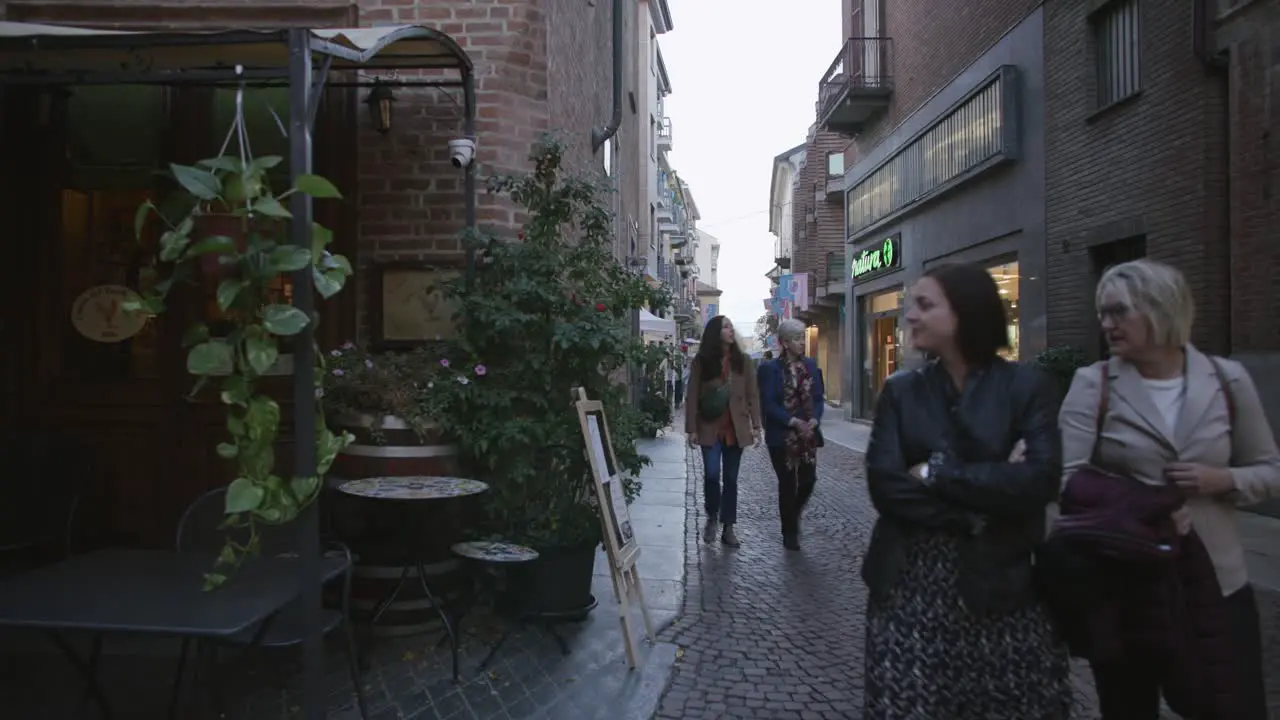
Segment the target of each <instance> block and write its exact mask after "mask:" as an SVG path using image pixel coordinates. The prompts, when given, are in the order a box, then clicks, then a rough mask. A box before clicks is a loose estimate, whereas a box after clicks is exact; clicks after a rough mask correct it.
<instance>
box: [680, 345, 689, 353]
mask: <svg viewBox="0 0 1280 720" xmlns="http://www.w3.org/2000/svg"><path fill="white" fill-rule="evenodd" d="M680 352H689V346H688V345H681V346H680Z"/></svg>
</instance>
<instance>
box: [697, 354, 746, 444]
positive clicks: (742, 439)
mask: <svg viewBox="0 0 1280 720" xmlns="http://www.w3.org/2000/svg"><path fill="white" fill-rule="evenodd" d="M743 362H744V367H743V369H742V370H743V372H742V374H741V375H739V374H737V373H733V372H731V373H730V374H729V378H730V379H729V414H730V415H731V416H732V417H733V432H734V434H735V435H736V436H737V439H738V445H739V446H740V447H750V446H751V444H752V443H753V442H755V439H754V435H755V433H756V431H758V430H759V429H760V427H761V425H760V388H759V386H757V385H756V365H755V363H754V362H752V361H751V358H743ZM688 384H689V387H688V388H686V389H685V397H684V429H685V432H686V433H695V434H697V436H698V438H697V442H698V444H699V445H701V446H703V447H709V446H711V445H715V444H716V431H717V429H718V426H719V423H720V421H719V420H715V421H712V422H706V421H704V420H703V419H702V417H701V416H700V415H699V414H698V396H699V394H700V393H701V392H702V370H701V368H699V367H698V361H697V360H696V359H695V360H694V362H693V363H692V365H691V366H690V368H689V383H688Z"/></svg>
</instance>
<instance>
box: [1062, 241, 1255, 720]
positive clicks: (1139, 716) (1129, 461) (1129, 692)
mask: <svg viewBox="0 0 1280 720" xmlns="http://www.w3.org/2000/svg"><path fill="white" fill-rule="evenodd" d="M1096 303H1097V310H1098V320H1099V322H1100V323H1101V325H1102V331H1103V333H1104V334H1105V335H1106V339H1107V345H1108V347H1109V349H1110V351H1111V358H1110V359H1109V360H1104V361H1102V362H1101V363H1096V364H1094V365H1093V366H1090V367H1087V368H1082V369H1081V370H1078V371H1077V372H1076V375H1075V379H1074V381H1073V382H1072V383H1071V390H1070V392H1068V393H1067V397H1066V399H1065V400H1064V401H1063V404H1062V410H1061V418H1060V423H1059V424H1060V425H1061V428H1062V455H1063V472H1064V476H1063V477H1064V483H1065V482H1066V480H1068V479H1070V477H1071V475H1072V473H1074V472H1075V471H1076V470H1078V469H1080V468H1082V467H1084V466H1086V465H1094V466H1096V467H1099V468H1101V469H1103V470H1105V471H1107V472H1110V473H1112V474H1115V475H1119V476H1123V477H1125V478H1131V479H1133V480H1138V481H1141V482H1143V483H1147V484H1149V485H1154V486H1165V485H1169V484H1174V485H1177V487H1179V488H1181V490H1182V492H1183V493H1185V497H1186V504H1185V505H1183V506H1182V508H1181V509H1179V510H1178V511H1176V512H1175V513H1174V517H1173V520H1174V522H1175V524H1176V525H1177V528H1178V531H1179V532H1181V533H1183V534H1186V533H1188V532H1190V531H1192V530H1194V531H1195V533H1196V534H1197V535H1198V536H1199V539H1200V540H1201V541H1202V542H1203V543H1204V546H1205V548H1206V549H1207V550H1208V552H1209V557H1210V559H1211V560H1212V561H1213V565H1214V570H1215V571H1216V574H1217V577H1218V584H1219V586H1220V589H1221V591H1222V594H1223V596H1224V597H1225V603H1226V606H1227V608H1228V611H1229V614H1230V616H1231V618H1232V622H1233V627H1232V628H1231V635H1232V638H1231V639H1232V641H1233V644H1234V646H1235V647H1234V649H1235V650H1237V651H1238V653H1239V657H1238V660H1239V668H1238V672H1239V679H1240V682H1241V686H1242V690H1243V691H1244V693H1245V698H1244V699H1245V703H1246V705H1247V710H1246V712H1245V714H1244V715H1239V716H1238V717H1239V720H1263V719H1264V718H1266V717H1267V707H1266V704H1267V700H1266V691H1265V690H1264V687H1263V670H1262V645H1261V631H1260V630H1259V619H1258V607H1257V603H1256V601H1255V599H1254V595H1253V590H1252V588H1251V587H1250V585H1249V577H1248V571H1247V568H1246V566H1245V553H1244V547H1243V545H1242V543H1241V539H1240V532H1239V530H1238V529H1237V528H1236V512H1237V510H1236V508H1238V507H1241V506H1245V505H1250V504H1253V503H1258V502H1261V501H1263V500H1266V499H1268V498H1273V497H1277V496H1280V451H1277V449H1276V443H1275V438H1274V435H1272V432H1271V426H1270V424H1269V423H1268V422H1267V416H1266V414H1265V413H1264V412H1263V409H1262V402H1261V401H1260V400H1259V398H1258V391H1257V389H1256V388H1255V387H1254V384H1253V380H1252V379H1251V378H1250V377H1249V373H1248V372H1247V371H1246V370H1245V369H1244V367H1242V366H1241V365H1240V364H1239V363H1237V362H1235V361H1233V360H1227V359H1224V358H1215V357H1212V356H1209V355H1205V354H1204V353H1202V352H1200V351H1199V350H1197V349H1196V348H1195V346H1194V345H1192V344H1191V342H1190V340H1191V325H1192V320H1193V318H1194V316H1195V302H1194V300H1193V298H1192V296H1191V290H1190V288H1189V287H1188V285H1187V281H1186V279H1185V278H1184V277H1183V275H1182V273H1180V272H1178V271H1177V270H1176V269H1174V268H1172V267H1170V266H1168V265H1164V264H1162V263H1157V262H1152V261H1150V260H1136V261H1133V262H1127V263H1122V264H1120V265H1116V266H1114V267H1112V268H1111V269H1110V270H1108V271H1107V272H1106V273H1105V274H1104V275H1103V276H1102V279H1101V281H1100V282H1099V283H1098V289H1097V295H1096ZM1104 368H1105V369H1104ZM1104 374H1105V377H1106V380H1105V384H1104V381H1103V377H1104ZM1103 392H1106V397H1105V398H1104V397H1103ZM1104 408H1105V410H1104ZM1100 411H1101V412H1102V413H1104V416H1103V417H1099V413H1100ZM1143 660H1145V661H1143ZM1143 660H1134V661H1132V662H1125V663H1123V664H1115V665H1114V666H1113V665H1101V666H1099V665H1094V666H1093V668H1092V669H1093V676H1094V679H1095V681H1096V684H1097V688H1098V699H1099V704H1100V706H1101V710H1102V717H1103V718H1104V719H1105V720H1112V719H1113V718H1115V719H1116V720H1156V718H1157V717H1158V716H1159V715H1160V694H1161V689H1162V688H1161V686H1160V685H1161V675H1160V672H1159V668H1160V664H1159V662H1158V661H1157V660H1158V659H1156V660H1152V659H1149V658H1148V659H1143ZM1235 717H1237V716H1233V720H1235Z"/></svg>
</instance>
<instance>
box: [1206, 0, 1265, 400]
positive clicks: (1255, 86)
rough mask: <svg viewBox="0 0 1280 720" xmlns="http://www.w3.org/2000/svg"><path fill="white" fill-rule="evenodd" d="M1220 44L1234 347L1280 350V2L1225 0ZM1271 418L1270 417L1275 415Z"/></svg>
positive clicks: (1239, 349) (1239, 350)
mask: <svg viewBox="0 0 1280 720" xmlns="http://www.w3.org/2000/svg"><path fill="white" fill-rule="evenodd" d="M1230 5H1231V6H1233V8H1234V11H1233V12H1231V13H1230V14H1229V15H1228V14H1224V16H1223V23H1222V27H1221V29H1220V31H1219V35H1220V37H1221V38H1222V41H1221V44H1220V47H1221V48H1222V49H1225V50H1226V51H1227V53H1228V59H1229V71H1228V72H1229V75H1228V85H1229V88H1230V90H1229V93H1230V94H1229V97H1228V99H1227V103H1228V104H1227V107H1228V109H1229V115H1228V118H1229V120H1228V123H1229V126H1228V133H1229V138H1230V141H1229V147H1230V150H1231V157H1230V160H1229V163H1230V164H1229V172H1230V186H1229V199H1230V228H1231V245H1230V258H1231V261H1230V262H1231V265H1230V269H1231V350H1232V352H1233V353H1242V352H1243V353H1259V352H1276V351H1280V293H1277V292H1276V291H1275V282H1276V278H1277V277H1280V248H1277V246H1276V240H1277V238H1280V199H1277V188H1280V163H1277V162H1276V158H1280V133H1278V132H1277V131H1276V130H1277V127H1280V107H1278V106H1277V102H1278V101H1280V2H1275V1H1274V0H1256V1H1255V2H1251V3H1250V2H1244V3H1241V2H1233V3H1230ZM1273 417H1274V416H1273Z"/></svg>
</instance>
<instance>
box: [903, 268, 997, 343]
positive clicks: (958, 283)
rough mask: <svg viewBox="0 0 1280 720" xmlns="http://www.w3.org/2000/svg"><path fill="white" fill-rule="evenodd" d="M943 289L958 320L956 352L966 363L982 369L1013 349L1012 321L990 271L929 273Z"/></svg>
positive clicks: (930, 270)
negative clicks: (1008, 349)
mask: <svg viewBox="0 0 1280 720" xmlns="http://www.w3.org/2000/svg"><path fill="white" fill-rule="evenodd" d="M924 277H930V278H933V279H934V280H935V281H937V283H938V285H940V286H942V294H943V295H946V296H947V303H948V304H949V305H951V312H952V313H954V314H955V316H956V338H955V341H956V348H957V349H958V350H959V351H960V356H961V357H963V358H964V361H965V362H966V363H969V364H970V365H972V366H975V367H978V366H982V365H987V364H989V363H990V362H991V361H993V360H995V358H996V355H997V353H998V352H999V351H1000V349H1001V348H1007V347H1009V319H1008V315H1007V314H1006V313H1005V309H1004V301H1003V300H1001V299H1000V288H999V287H998V286H996V281H995V278H992V277H991V273H989V272H987V269H986V268H984V267H981V266H979V265H971V264H968V263H965V264H955V265H941V266H938V267H935V268H930V269H928V270H926V271H925V273H924Z"/></svg>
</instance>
